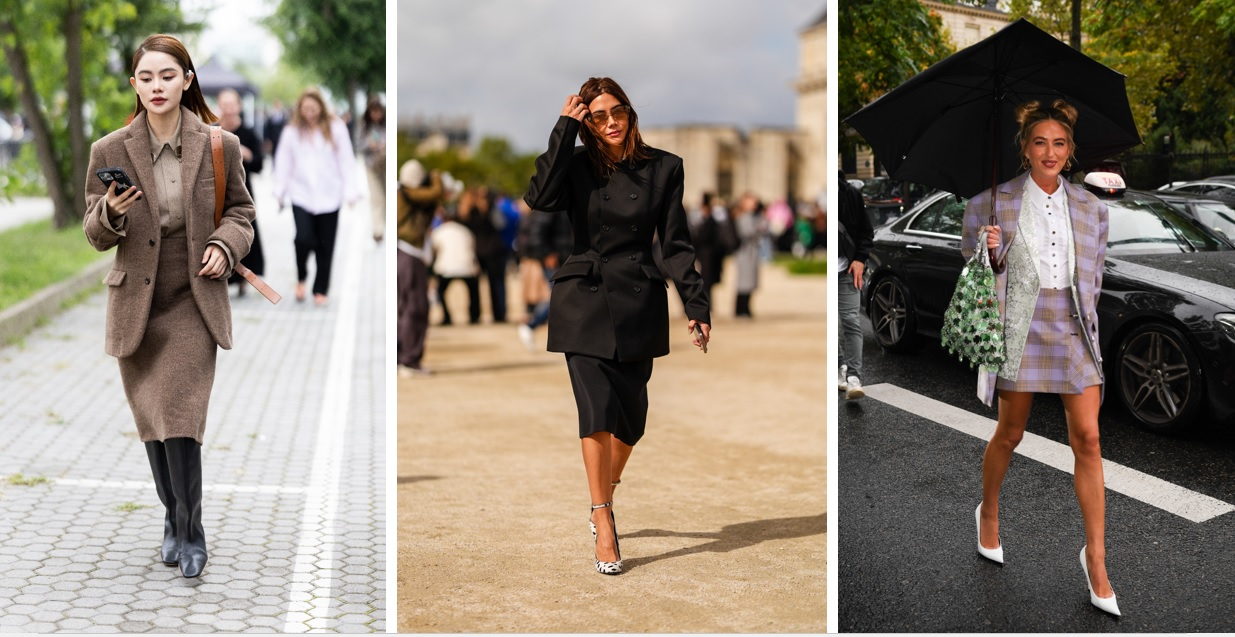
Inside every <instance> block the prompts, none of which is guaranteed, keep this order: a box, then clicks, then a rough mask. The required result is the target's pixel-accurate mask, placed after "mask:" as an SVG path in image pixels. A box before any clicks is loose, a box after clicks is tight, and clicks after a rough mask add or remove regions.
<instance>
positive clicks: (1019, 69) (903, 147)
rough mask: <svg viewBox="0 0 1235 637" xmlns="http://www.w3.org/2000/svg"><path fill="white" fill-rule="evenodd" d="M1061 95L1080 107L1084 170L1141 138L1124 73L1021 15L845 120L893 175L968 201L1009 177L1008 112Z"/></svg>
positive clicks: (1016, 153)
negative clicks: (1018, 18) (1025, 103)
mask: <svg viewBox="0 0 1235 637" xmlns="http://www.w3.org/2000/svg"><path fill="white" fill-rule="evenodd" d="M1060 97H1062V98H1064V99H1066V100H1067V101H1068V102H1069V103H1070V104H1072V105H1073V106H1075V107H1076V108H1077V110H1078V111H1079V113H1080V114H1079V116H1078V118H1077V122H1076V126H1075V130H1074V137H1075V140H1076V155H1077V161H1078V162H1079V164H1080V165H1079V166H1076V167H1074V168H1083V167H1085V166H1087V165H1090V164H1093V163H1096V162H1098V161H1101V160H1103V159H1106V158H1108V157H1109V156H1110V155H1112V154H1115V153H1118V152H1121V151H1124V150H1127V149H1129V148H1132V147H1134V146H1137V145H1139V144H1140V143H1141V136H1140V135H1139V134H1138V133H1137V132H1136V123H1135V122H1134V121H1133V120H1132V109H1131V108H1130V107H1129V106H1128V94H1127V90H1126V89H1125V88H1124V75H1123V74H1122V73H1119V72H1117V71H1114V70H1112V69H1109V68H1107V67H1105V66H1103V65H1102V64H1099V63H1098V62H1096V61H1094V60H1093V59H1091V58H1089V57H1087V56H1085V55H1084V54H1083V53H1081V52H1080V51H1077V50H1075V49H1073V48H1071V47H1069V46H1068V45H1066V44H1064V43H1063V42H1060V41H1059V40H1057V39H1056V38H1054V37H1052V36H1051V35H1050V34H1048V33H1046V32H1045V31H1043V30H1041V29H1039V28H1038V27H1035V26H1034V25H1033V24H1031V23H1030V22H1028V21H1027V20H1025V19H1020V20H1017V21H1016V22H1013V23H1012V24H1010V25H1008V26H1006V27H1004V28H1003V29H1001V30H1000V31H999V32H997V33H995V34H994V35H992V36H990V37H988V38H986V39H985V40H982V41H981V42H978V43H977V44H975V45H973V46H971V47H969V48H966V49H964V50H961V51H958V52H957V53H955V54H953V55H951V56H949V57H948V58H947V59H945V60H943V61H941V62H939V63H938V64H935V65H933V66H931V67H930V68H928V69H926V70H925V71H923V72H921V73H919V74H917V75H915V76H914V77H913V78H911V79H909V80H908V81H906V82H905V83H904V84H901V85H900V86H898V87H896V88H895V89H892V90H891V91H889V92H888V93H886V94H884V95H883V96H882V97H880V98H878V99H876V100H875V101H873V102H871V103H870V104H868V105H866V106H865V107H864V108H862V110H860V111H858V112H857V113H854V114H853V115H851V116H850V117H849V118H847V119H846V120H845V121H846V122H848V123H849V125H851V126H853V127H854V128H855V129H857V131H858V132H859V133H861V134H862V136H863V137H864V138H866V141H867V143H869V144H870V146H871V148H872V149H874V151H875V154H876V155H877V156H878V157H879V160H880V161H882V162H883V165H884V167H885V168H887V170H888V174H889V175H891V176H892V177H893V178H895V179H902V180H906V181H914V182H918V183H922V184H926V185H928V186H934V187H936V188H939V189H941V190H945V191H948V192H952V193H955V194H957V195H961V196H963V197H972V196H974V195H976V194H978V193H979V192H982V191H983V190H985V189H987V188H990V187H992V186H993V185H995V184H998V183H1002V182H1004V181H1007V180H1008V179H1011V178H1012V177H1014V176H1015V175H1016V174H1017V172H1018V171H1019V167H1020V164H1021V159H1020V149H1019V148H1018V147H1017V146H1015V144H1014V142H1013V139H1014V137H1015V136H1016V130H1017V126H1016V118H1015V113H1014V111H1015V108H1016V106H1017V105H1018V104H1021V103H1024V102H1027V101H1030V100H1039V101H1041V102H1042V103H1043V104H1046V105H1049V104H1050V103H1051V102H1052V101H1054V100H1055V99H1056V98H1060Z"/></svg>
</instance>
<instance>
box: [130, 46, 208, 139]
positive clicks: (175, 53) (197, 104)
mask: <svg viewBox="0 0 1235 637" xmlns="http://www.w3.org/2000/svg"><path fill="white" fill-rule="evenodd" d="M150 51H158V52H160V53H166V54H168V55H170V56H172V58H174V59H175V60H176V63H177V64H179V65H180V68H181V70H183V71H184V74H185V75H188V74H189V73H193V82H192V83H191V84H189V88H188V89H186V90H185V92H184V95H183V96H182V97H181V98H180V105H181V106H183V107H185V108H187V109H189V110H190V111H193V112H194V113H195V114H196V115H197V116H198V117H200V118H201V120H202V121H203V122H205V123H207V124H213V123H215V122H217V121H218V120H219V118H218V117H217V116H215V114H214V113H212V112H211V111H210V107H209V106H208V105H207V104H206V96H205V95H202V87H201V82H199V81H198V77H197V69H196V68H194V66H193V59H192V58H190V57H189V51H188V49H186V48H184V45H183V44H181V43H180V40H177V39H176V38H173V37H172V36H170V35H164V34H162V33H156V34H155V35H152V36H150V37H148V38H146V39H145V40H142V43H141V46H139V47H137V50H136V51H134V52H133V66H132V67H131V68H132V70H133V73H134V74H136V73H137V63H138V62H140V61H141V59H142V56H144V55H145V54H146V53H148V52H150ZM136 99H137V106H136V107H134V108H133V114H132V115H129V121H133V118H134V117H137V116H138V114H140V113H141V112H142V111H144V110H146V107H145V106H144V105H143V104H142V98H141V96H140V95H138V96H136Z"/></svg>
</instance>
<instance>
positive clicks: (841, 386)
mask: <svg viewBox="0 0 1235 637" xmlns="http://www.w3.org/2000/svg"><path fill="white" fill-rule="evenodd" d="M847 371H849V366H848V365H841V366H840V371H839V372H837V374H836V377H837V378H839V379H840V380H839V381H837V383H836V390H837V391H849V384H848V382H846V381H847V379H846V378H845V372H847Z"/></svg>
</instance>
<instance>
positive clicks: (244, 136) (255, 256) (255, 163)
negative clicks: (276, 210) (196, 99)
mask: <svg viewBox="0 0 1235 637" xmlns="http://www.w3.org/2000/svg"><path fill="white" fill-rule="evenodd" d="M240 112H241V106H240V94H239V93H237V92H236V91H234V90H232V89H230V88H225V89H223V90H222V91H220V92H219V126H221V127H223V130H225V131H227V132H229V133H233V134H235V135H236V138H237V139H239V140H240V157H241V160H242V165H243V166H244V187H245V188H246V189H248V191H249V196H250V197H252V196H253V179H252V177H253V174H254V173H260V172H261V171H262V163H263V159H264V157H263V154H262V142H261V140H260V139H258V138H257V133H255V132H253V129H252V128H249V127H248V126H246V125H245V124H244V121H243V120H242V119H241V118H240ZM240 262H241V263H243V264H244V265H245V267H247V268H249V269H250V270H252V271H253V274H256V275H257V276H261V275H262V274H264V273H265V272H266V257H265V256H264V255H263V253H262V240H261V233H260V232H259V231H258V229H257V217H256V216H254V218H253V246H252V247H251V248H250V249H249V253H248V254H246V255H245V257H244V258H243V259H241V260H240ZM227 282H228V284H232V283H235V284H236V288H237V290H236V293H237V294H238V295H240V296H244V293H245V288H246V287H248V281H246V280H245V278H244V277H242V276H240V275H239V274H236V273H235V272H232V275H231V277H230V278H228V280H227Z"/></svg>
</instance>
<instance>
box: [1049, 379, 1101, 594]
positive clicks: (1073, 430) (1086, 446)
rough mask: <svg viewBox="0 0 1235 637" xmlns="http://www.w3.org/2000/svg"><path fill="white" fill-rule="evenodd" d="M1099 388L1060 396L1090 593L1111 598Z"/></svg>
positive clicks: (1088, 388) (1093, 387)
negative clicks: (1065, 419) (1107, 561)
mask: <svg viewBox="0 0 1235 637" xmlns="http://www.w3.org/2000/svg"><path fill="white" fill-rule="evenodd" d="M1101 391H1102V390H1101V387H1100V386H1098V385H1094V386H1092V387H1086V388H1085V391H1084V393H1081V394H1063V395H1061V396H1060V398H1062V399H1063V408H1064V411H1065V412H1066V413H1067V417H1068V442H1069V444H1071V445H1072V455H1073V456H1074V457H1075V459H1076V465H1075V468H1074V470H1073V472H1074V474H1075V478H1074V479H1073V482H1074V484H1075V485H1076V500H1077V502H1078V503H1079V504H1080V505H1081V517H1082V518H1083V519H1084V520H1085V545H1086V546H1085V562H1086V564H1087V566H1088V568H1089V579H1090V582H1091V584H1092V585H1093V592H1094V593H1096V594H1097V595H1098V597H1110V596H1111V595H1112V594H1114V593H1113V591H1112V590H1111V582H1110V580H1109V579H1107V576H1106V486H1105V483H1104V480H1103V476H1102V448H1101V446H1100V445H1099V442H1098V407H1099V405H1100V402H1101V396H1102V394H1101Z"/></svg>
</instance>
